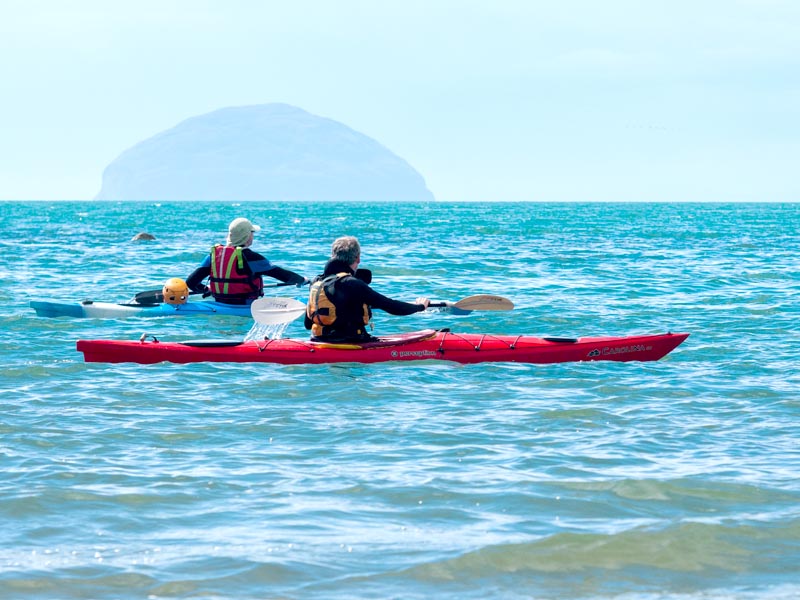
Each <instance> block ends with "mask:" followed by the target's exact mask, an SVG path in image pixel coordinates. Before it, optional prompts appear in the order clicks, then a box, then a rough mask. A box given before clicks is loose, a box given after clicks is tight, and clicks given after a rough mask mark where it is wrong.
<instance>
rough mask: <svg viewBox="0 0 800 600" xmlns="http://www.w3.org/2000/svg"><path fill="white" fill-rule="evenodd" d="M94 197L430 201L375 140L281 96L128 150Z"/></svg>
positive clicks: (187, 124) (197, 120)
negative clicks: (280, 100) (284, 101)
mask: <svg viewBox="0 0 800 600" xmlns="http://www.w3.org/2000/svg"><path fill="white" fill-rule="evenodd" d="M95 199H96V200H156V201H157V200H223V201H240V200H282V201H308V200H333V201H349V200H353V201H375V202H377V201H395V202H397V201H419V200H423V201H425V200H433V199H434V197H433V194H432V193H431V192H430V190H428V188H427V187H426V184H425V180H424V179H423V177H422V176H421V175H420V174H419V173H418V172H417V171H416V170H415V169H414V168H413V167H411V165H409V164H408V163H407V162H406V161H405V160H403V159H402V158H400V157H399V156H397V155H395V154H393V153H392V152H391V151H389V150H388V149H387V148H385V147H384V146H382V145H381V144H379V143H378V142H377V141H375V140H374V139H372V138H370V137H368V136H366V135H364V134H362V133H359V132H357V131H354V130H353V129H351V128H349V127H347V126H346V125H343V124H342V123H339V122H337V121H334V120H331V119H326V118H323V117H319V116H316V115H312V114H311V113H308V112H306V111H304V110H302V109H300V108H297V107H294V106H290V105H288V104H262V105H256V106H242V107H231V108H223V109H220V110H216V111H214V112H211V113H208V114H205V115H200V116H196V117H192V118H190V119H187V120H185V121H183V122H181V123H179V124H178V125H176V126H175V127H172V128H171V129H168V130H166V131H163V132H161V133H159V134H157V135H155V136H153V137H151V138H149V139H146V140H144V141H142V142H140V143H138V144H136V145H135V146H133V147H131V148H129V149H127V150H125V151H124V152H123V153H122V154H120V155H119V157H117V158H116V159H115V160H114V161H113V162H112V163H111V164H109V165H108V167H106V169H105V170H104V172H103V181H102V187H101V189H100V192H99V193H98V194H97V196H96V197H95Z"/></svg>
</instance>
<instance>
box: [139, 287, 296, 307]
mask: <svg viewBox="0 0 800 600" xmlns="http://www.w3.org/2000/svg"><path fill="white" fill-rule="evenodd" d="M285 285H297V284H295V283H284V282H281V283H269V284H267V285H265V286H264V287H265V288H270V287H283V286H285ZM201 293H202V292H189V295H190V296H194V295H196V294H201ZM133 301H134V302H135V303H137V304H161V303H162V302H163V301H164V294H162V293H161V289H157V290H147V291H145V292H139V293H138V294H136V295H135V296H134V297H133Z"/></svg>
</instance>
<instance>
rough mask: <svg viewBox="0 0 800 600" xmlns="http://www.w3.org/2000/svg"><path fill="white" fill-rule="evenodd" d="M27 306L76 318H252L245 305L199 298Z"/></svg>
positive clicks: (43, 314) (42, 314)
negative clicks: (144, 302)
mask: <svg viewBox="0 0 800 600" xmlns="http://www.w3.org/2000/svg"><path fill="white" fill-rule="evenodd" d="M31 308H32V309H33V310H35V311H36V314H37V315H38V316H40V317H72V318H76V319H122V318H125V317H191V316H196V315H229V316H233V317H246V318H248V319H251V318H252V315H251V313H250V306H249V305H233V304H223V303H222V302H214V301H213V300H200V301H198V302H187V303H186V304H138V303H136V302H125V303H120V304H115V303H113V302H94V301H92V300H84V301H83V302H79V303H77V304H76V303H65V302H46V301H38V300H33V301H31Z"/></svg>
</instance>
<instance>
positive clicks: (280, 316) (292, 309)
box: [250, 294, 514, 325]
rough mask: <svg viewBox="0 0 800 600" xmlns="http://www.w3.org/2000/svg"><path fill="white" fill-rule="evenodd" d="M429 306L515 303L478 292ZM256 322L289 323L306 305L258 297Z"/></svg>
mask: <svg viewBox="0 0 800 600" xmlns="http://www.w3.org/2000/svg"><path fill="white" fill-rule="evenodd" d="M428 308H441V309H443V311H446V312H451V313H452V314H455V315H467V314H469V313H471V312H472V311H474V310H512V309H513V308H514V303H513V302H511V300H509V299H508V298H503V297H502V296H492V295H489V294H477V295H475V296H468V297H467V298H463V299H462V300H459V301H458V302H431V303H430V304H429V305H428ZM250 312H251V314H252V315H253V319H255V320H256V322H258V323H261V324H263V325H275V324H277V323H288V322H290V321H294V320H295V319H296V318H298V317H299V316H301V315H303V314H305V312H306V305H305V304H304V303H302V302H300V301H299V300H294V299H292V298H258V299H256V300H253V303H252V304H251V305H250Z"/></svg>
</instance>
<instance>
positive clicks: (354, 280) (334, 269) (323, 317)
mask: <svg viewBox="0 0 800 600" xmlns="http://www.w3.org/2000/svg"><path fill="white" fill-rule="evenodd" d="M360 262H361V246H360V245H359V243H358V240H357V239H356V238H354V237H352V236H347V237H341V238H339V239H337V240H336V241H334V242H333V245H332V247H331V259H330V260H329V261H328V263H327V264H326V265H325V270H324V271H323V273H322V275H319V276H318V277H316V278H315V279H314V280H313V281H312V282H311V291H310V292H309V299H308V305H307V308H306V316H305V327H306V329H310V330H311V339H312V340H320V341H328V342H350V341H368V340H370V339H373V338H372V336H370V334H369V333H368V332H367V325H369V324H370V323H369V322H370V319H371V317H372V309H380V310H383V311H386V312H388V313H389V314H391V315H401V316H403V315H410V314H413V313H416V312H421V311H423V310H425V309H426V308H427V307H428V304H429V301H428V299H427V298H418V299H417V301H416V303H413V304H412V303H410V302H402V301H400V300H392V299H391V298H388V297H386V296H384V295H382V294H379V293H378V292H376V291H375V290H373V289H372V288H371V287H370V286H369V284H368V282H367V281H364V280H363V279H364V278H363V277H361V278H359V273H358V272H357V271H361V270H360V269H358V265H359V263H360Z"/></svg>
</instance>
